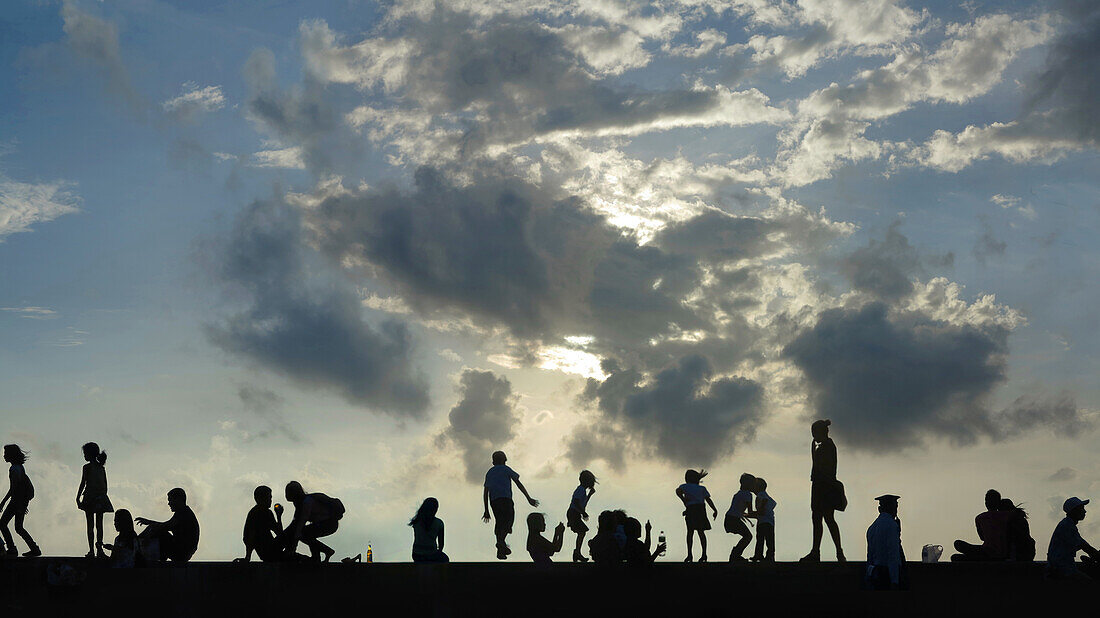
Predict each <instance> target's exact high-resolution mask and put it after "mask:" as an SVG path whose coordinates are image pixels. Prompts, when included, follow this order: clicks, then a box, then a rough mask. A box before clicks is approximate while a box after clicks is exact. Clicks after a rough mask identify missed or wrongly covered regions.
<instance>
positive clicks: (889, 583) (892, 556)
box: [864, 494, 905, 590]
mask: <svg viewBox="0 0 1100 618" xmlns="http://www.w3.org/2000/svg"><path fill="white" fill-rule="evenodd" d="M875 500H878V513H879V515H878V518H876V519H875V521H874V522H873V523H872V524H871V527H870V528H867V571H866V573H865V575H864V577H865V578H866V586H867V587H868V588H870V589H872V590H897V589H899V588H901V587H902V567H903V564H904V562H905V554H904V553H903V552H902V549H901V520H900V519H898V496H895V495H892V494H886V495H884V496H879V497H877V498H875Z"/></svg>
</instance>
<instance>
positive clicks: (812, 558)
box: [799, 511, 839, 562]
mask: <svg viewBox="0 0 1100 618" xmlns="http://www.w3.org/2000/svg"><path fill="white" fill-rule="evenodd" d="M822 517H823V515H822V513H819V512H818V511H813V512H812V518H813V530H814V545H813V548H812V549H810V553H808V554H806V555H805V556H803V557H802V559H801V560H799V562H819V561H820V560H821V533H822V532H823V530H822V527H821V519H822ZM833 525H834V526H835V525H836V522H833ZM837 534H839V530H838V531H837Z"/></svg>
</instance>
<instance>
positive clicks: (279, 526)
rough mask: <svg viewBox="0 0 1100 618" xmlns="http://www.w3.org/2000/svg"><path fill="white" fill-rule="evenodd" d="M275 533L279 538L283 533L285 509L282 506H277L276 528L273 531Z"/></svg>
mask: <svg viewBox="0 0 1100 618" xmlns="http://www.w3.org/2000/svg"><path fill="white" fill-rule="evenodd" d="M271 531H272V532H274V533H275V536H279V535H280V534H282V533H283V507H282V505H279V504H276V505H275V527H274V528H272V529H271Z"/></svg>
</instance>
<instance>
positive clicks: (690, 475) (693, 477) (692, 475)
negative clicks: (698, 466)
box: [684, 470, 707, 484]
mask: <svg viewBox="0 0 1100 618" xmlns="http://www.w3.org/2000/svg"><path fill="white" fill-rule="evenodd" d="M706 475H707V471H706V470H698V471H696V470H688V471H687V472H684V482H685V483H691V484H697V483H700V482H702V480H703V477H705V476H706Z"/></svg>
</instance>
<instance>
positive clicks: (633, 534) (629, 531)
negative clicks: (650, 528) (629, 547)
mask: <svg viewBox="0 0 1100 618" xmlns="http://www.w3.org/2000/svg"><path fill="white" fill-rule="evenodd" d="M623 532H625V533H626V538H628V539H640V538H642V522H641V521H639V520H638V519H637V518H636V517H627V518H626V523H625V524H623Z"/></svg>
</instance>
